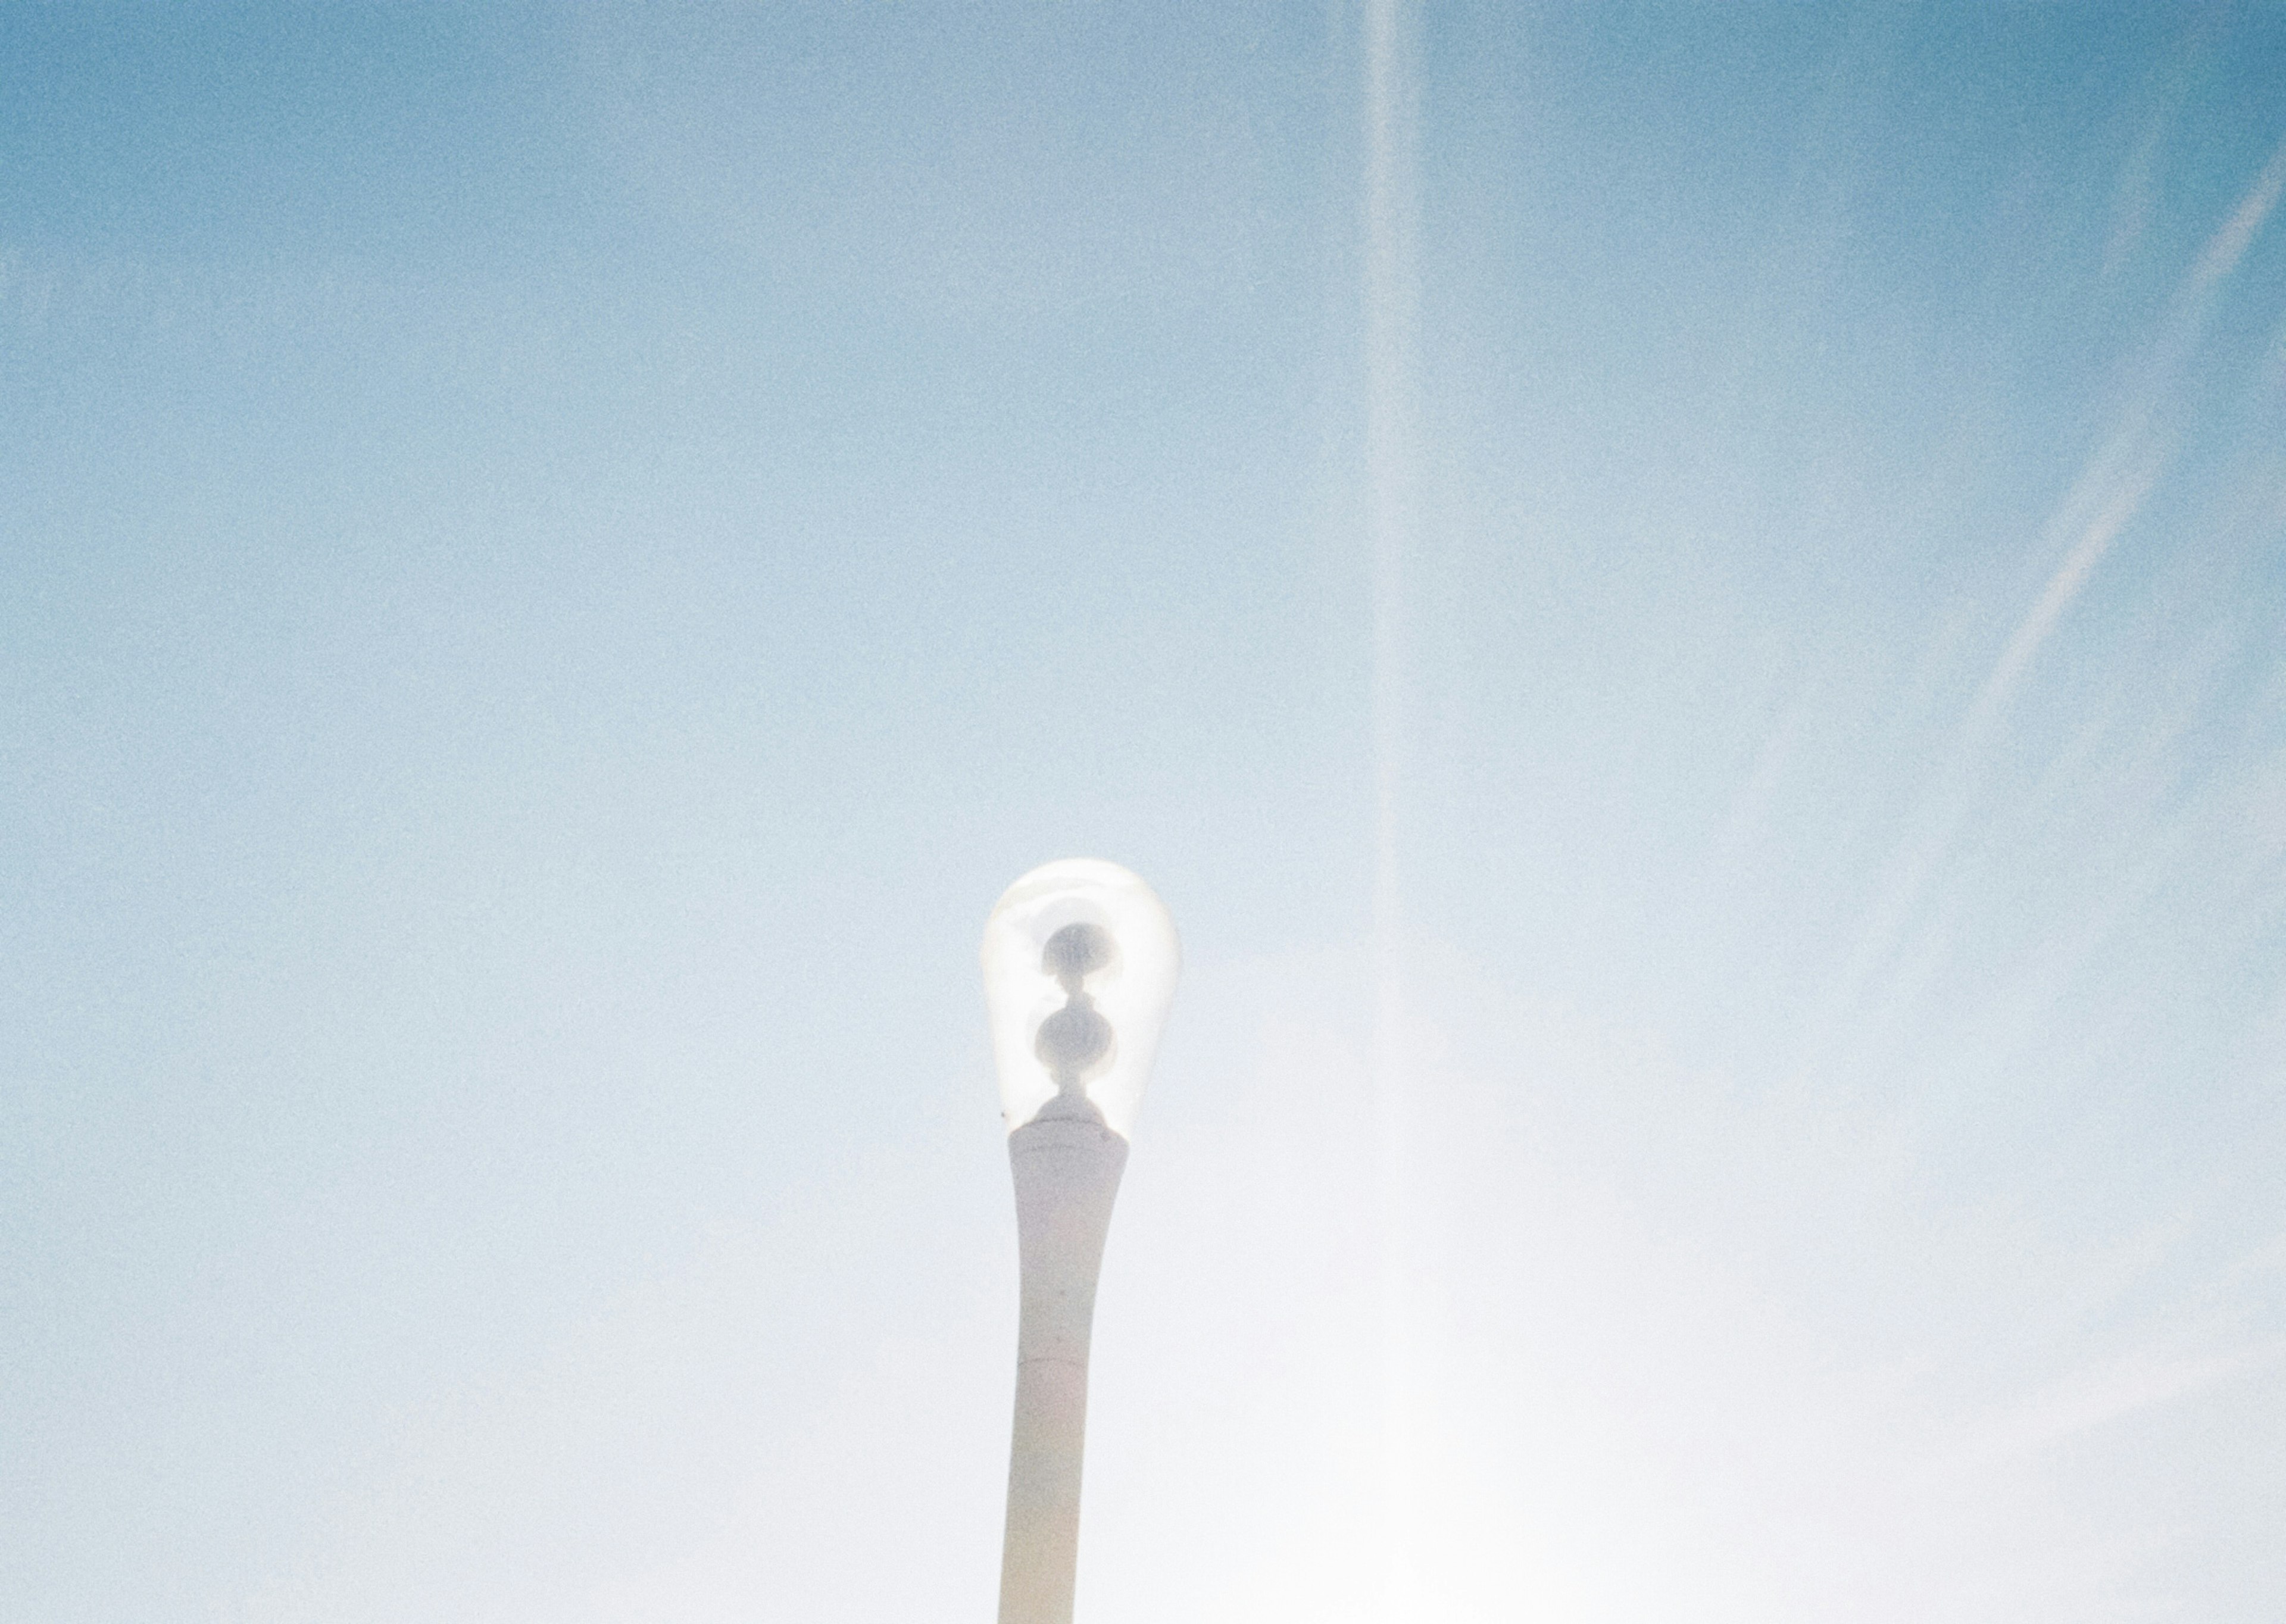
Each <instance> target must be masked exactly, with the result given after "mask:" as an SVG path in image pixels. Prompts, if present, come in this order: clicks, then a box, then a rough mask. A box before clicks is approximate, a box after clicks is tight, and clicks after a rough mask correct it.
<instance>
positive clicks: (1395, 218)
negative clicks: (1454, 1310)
mask: <svg viewBox="0 0 2286 1624" xmlns="http://www.w3.org/2000/svg"><path fill="white" fill-rule="evenodd" d="M1412 27H1413V18H1412V15H1411V6H1410V4H1408V0H1367V4H1366V15H1365V72H1366V84H1365V111H1366V130H1365V137H1366V143H1365V158H1366V174H1365V183H1366V184H1365V193H1366V195H1365V239H1366V242H1365V247H1366V253H1365V307H1366V308H1365V318H1366V320H1365V332H1366V481H1367V523H1368V530H1369V532H1370V534H1371V539H1372V547H1373V702H1372V703H1373V777H1374V783H1373V792H1374V847H1373V940H1374V1029H1373V1089H1374V1128H1375V1136H1376V1147H1375V1149H1376V1158H1375V1165H1376V1186H1377V1187H1376V1205H1377V1209H1378V1210H1377V1213H1376V1217H1377V1218H1378V1232H1379V1239H1380V1245H1379V1257H1378V1259H1377V1263H1378V1269H1379V1281H1378V1286H1379V1293H1378V1295H1379V1309H1380V1344H1381V1345H1380V1356H1381V1357H1380V1379H1381V1395H1380V1407H1381V1415H1380V1418H1379V1420H1380V1450H1379V1457H1380V1458H1379V1465H1380V1483H1379V1492H1380V1494H1381V1497H1382V1498H1381V1511H1382V1517H1381V1523H1382V1527H1381V1531H1380V1532H1381V1538H1382V1540H1383V1564H1384V1565H1383V1572H1382V1581H1381V1582H1382V1594H1381V1612H1382V1616H1383V1618H1384V1619H1386V1620H1404V1619H1407V1618H1409V1617H1410V1616H1411V1615H1412V1613H1413V1611H1414V1599H1413V1597H1414V1590H1415V1586H1414V1582H1413V1573H1414V1572H1415V1554H1414V1545H1415V1537H1414V1530H1415V1492H1414V1490H1415V1484H1414V1476H1415V1474H1414V1470H1413V1453H1414V1451H1413V1424H1412V1415H1411V1405H1410V1402H1409V1397H1410V1393H1411V1391H1412V1381H1411V1366H1412V1362H1413V1361H1412V1358H1411V1344H1412V1305H1411V1303H1410V1301H1409V1300H1408V1293H1407V1289H1406V1269H1407V1253H1408V1251H1409V1250H1410V1248H1409V1245H1408V1237H1409V1233H1410V1229H1411V1224H1410V1207H1411V1202H1410V1201H1409V1199H1408V1196H1407V1160H1408V1154H1409V1142H1410V1139H1411V1135H1410V1132H1409V1125H1410V1124H1409V1121H1408V1118H1409V1116H1410V1104H1411V1100H1410V1088H1409V1079H1408V1076H1407V1068H1406V1064H1405V1056H1404V1052H1403V1048H1404V1045H1403V1031H1404V1021H1405V1000H1404V985H1403V979H1402V963H1401V947H1400V943H1401V941H1402V937H1403V930H1404V920H1403V915H1402V912H1401V909H1400V903H1399V872H1398V844H1397V818H1398V792H1399V784H1400V782H1401V779H1402V774H1403V766H1404V761H1403V745H1404V713H1405V682H1404V673H1405V668H1406V660H1405V641H1406V638H1405V632H1406V626H1405V620H1406V616H1405V589H1406V580H1405V565H1406V560H1407V555H1408V554H1409V553H1410V552H1411V551H1412V550H1413V541H1414V537H1415V532H1416V531H1417V528H1418V523H1419V518H1418V508H1419V503H1418V491H1417V487H1418V480H1419V469H1420V447H1419V415H1418V412H1417V409H1416V404H1415V380H1414V351H1415V282H1414V247H1415V237H1416V234H1417V218H1418V215H1417V207H1416V204H1415V193H1414V185H1413V166H1414V156H1415V146H1416V142H1417V131H1418V118H1417V114H1416V112H1415V92H1414V83H1413V62H1412V40H1411V34H1412Z"/></svg>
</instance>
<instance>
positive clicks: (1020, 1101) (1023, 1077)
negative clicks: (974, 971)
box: [983, 857, 1183, 1138]
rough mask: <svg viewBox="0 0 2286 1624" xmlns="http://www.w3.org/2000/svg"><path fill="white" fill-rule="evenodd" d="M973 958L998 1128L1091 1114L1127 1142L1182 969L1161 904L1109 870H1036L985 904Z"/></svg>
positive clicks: (1077, 864)
mask: <svg viewBox="0 0 2286 1624" xmlns="http://www.w3.org/2000/svg"><path fill="white" fill-rule="evenodd" d="M983 958H984V1001H985V1004H986V1006H987V1007H988V1008H989V1010H990V1012H991V1016H992V1055H993V1060H994V1062H995V1064H996V1065H997V1067H998V1068H999V1072H1000V1115H1001V1117H1002V1119H1003V1120H1004V1121H1005V1123H1006V1124H1007V1128H1008V1131H1009V1132H1011V1133H1013V1132H1014V1131H1016V1130H1017V1129H1019V1128H1021V1127H1022V1126H1023V1125H1024V1124H1025V1123H1029V1122H1030V1121H1032V1120H1033V1119H1034V1118H1035V1117H1037V1116H1041V1115H1042V1114H1043V1113H1045V1114H1046V1115H1048V1116H1082V1117H1092V1116H1095V1115H1098V1114H1100V1116H1101V1117H1102V1119H1103V1121H1104V1123H1106V1124H1107V1125H1108V1126H1109V1127H1110V1128H1111V1129H1112V1130H1113V1131H1115V1132H1116V1133H1118V1134H1119V1135H1120V1136H1121V1137H1122V1138H1125V1137H1128V1136H1129V1135H1130V1134H1131V1132H1132V1131H1133V1129H1134V1125H1135V1111H1136V1108H1137V1107H1138V1106H1139V1105H1140V1104H1141V1103H1142V1100H1143V1085H1144V1084H1146V1083H1147V1082H1149V1081H1150V1078H1151V1059H1152V1056H1153V1055H1154V1054H1155V1053H1156V1052H1157V1051H1158V1047H1159V1031H1160V1029H1161V1028H1162V1027H1163V1026H1164V1025H1165V1024H1166V1020H1167V1006H1168V1005H1170V1004H1171V1003H1172V1002H1173V1001H1174V997H1175V977H1176V976H1177V974H1179V973H1180V971H1181V969H1182V963H1183V954H1182V948H1181V945H1180V944H1179V943H1178V942H1177V941H1176V940H1175V922H1174V920H1172V919H1171V918H1168V916H1167V909H1166V905H1165V904H1164V903H1161V902H1160V901H1159V898H1158V897H1157V895H1155V893H1154V892H1153V891H1152V889H1151V887H1148V886H1147V885H1145V884H1144V883H1143V882H1142V880H1141V879H1138V878H1137V877H1136V876H1135V875H1133V874H1131V873H1130V872H1128V871H1126V870H1125V869H1123V868H1121V867H1120V866H1119V865H1118V864H1117V863H1100V862H1097V861H1096V860H1094V859H1092V858H1088V857H1069V858H1066V859H1064V860H1062V861H1060V862H1057V863H1046V864H1044V865H1043V866H1041V867H1039V868H1036V869H1034V870H1033V871H1031V872H1030V873H1029V874H1027V875H1025V876H1024V877H1023V879H1020V880H1018V881H1017V882H1016V883H1015V884H1014V885H1013V886H1010V887H1008V889H1007V891H1006V892H1005V894H1003V895H1002V896H1001V898H1000V901H999V902H998V903H997V904H996V905H995V906H994V908H993V910H992V917H991V918H990V919H989V920H987V921H986V923H985V926H984V951H983ZM1091 1108H1092V1109H1091Z"/></svg>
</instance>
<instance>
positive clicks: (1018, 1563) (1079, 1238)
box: [1000, 1102, 1127, 1624]
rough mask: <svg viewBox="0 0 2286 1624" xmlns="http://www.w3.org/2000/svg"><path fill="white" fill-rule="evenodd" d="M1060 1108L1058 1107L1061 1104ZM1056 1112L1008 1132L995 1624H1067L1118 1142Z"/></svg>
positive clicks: (1123, 1148) (1123, 1154) (1120, 1150)
mask: <svg viewBox="0 0 2286 1624" xmlns="http://www.w3.org/2000/svg"><path fill="white" fill-rule="evenodd" d="M1059 1103H1060V1102H1059ZM1092 1116H1093V1113H1092V1112H1089V1113H1088V1114H1087V1115H1086V1116H1081V1115H1078V1114H1076V1113H1075V1114H1074V1115H1070V1116H1063V1115H1060V1114H1058V1113H1057V1111H1056V1108H1055V1107H1054V1106H1051V1107H1050V1108H1048V1110H1047V1111H1046V1112H1045V1113H1044V1114H1043V1115H1042V1116H1039V1117H1038V1118H1037V1119H1036V1120H1034V1121H1032V1122H1029V1123H1026V1124H1025V1125H1024V1126H1022V1127H1021V1128H1019V1129H1017V1130H1016V1131H1015V1132H1013V1133H1012V1134H1010V1135H1009V1136H1008V1161H1009V1164H1010V1166H1011V1168H1012V1169H1013V1171H1014V1173H1015V1179H1016V1246H1017V1253H1018V1256H1019V1257H1020V1259H1021V1267H1022V1274H1023V1299H1022V1301H1023V1306H1022V1309H1021V1318H1020V1320H1019V1322H1018V1330H1017V1336H1016V1422H1015V1429H1014V1438H1013V1444H1012V1446H1011V1447H1010V1450H1009V1457H1008V1525H1007V1532H1006V1534H1005V1538H1004V1540H1003V1542H1002V1545H1001V1551H1000V1624H1071V1616H1072V1592H1073V1585H1074V1581H1075V1578H1076V1574H1077V1571H1078V1566H1079V1482H1080V1453H1081V1446H1082V1442H1083V1439H1084V1434H1085V1431H1086V1427H1087V1349H1088V1337H1089V1333H1090V1330H1091V1328H1092V1326H1093V1323H1094V1320H1095V1282H1096V1276H1097V1273H1098V1272H1099V1271H1100V1268H1101V1266H1102V1263H1103V1238H1104V1235H1105V1234H1106V1232H1107V1231H1108V1230H1109V1228H1110V1227H1111V1203H1112V1202H1113V1200H1114V1199H1115V1197H1116V1196H1117V1195H1118V1194H1119V1175H1120V1174H1121V1173H1122V1172H1123V1171H1124V1170H1125V1168H1126V1166H1127V1141H1126V1140H1125V1139H1122V1138H1121V1137H1120V1136H1119V1135H1118V1134H1117V1133H1115V1131H1112V1130H1111V1129H1110V1128H1108V1127H1106V1126H1105V1125H1103V1123H1101V1122H1100V1120H1090V1118H1091V1117H1092Z"/></svg>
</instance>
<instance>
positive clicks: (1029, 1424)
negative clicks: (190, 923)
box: [983, 858, 1182, 1624]
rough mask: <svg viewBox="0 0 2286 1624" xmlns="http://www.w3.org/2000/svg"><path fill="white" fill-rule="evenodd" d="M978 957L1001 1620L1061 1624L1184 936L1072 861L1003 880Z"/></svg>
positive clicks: (1085, 863)
mask: <svg viewBox="0 0 2286 1624" xmlns="http://www.w3.org/2000/svg"><path fill="white" fill-rule="evenodd" d="M983 959H984V999H985V1004H986V1005H987V1007H988V1008H989V1011H990V1013H991V1017H992V1052H993V1057H994V1060H995V1062H996V1064H997V1067H998V1069H999V1074H1000V1112H1001V1116H1002V1118H1003V1119H1004V1120H1005V1123H1007V1129H1008V1162H1009V1165H1010V1166H1011V1168H1012V1169H1013V1171H1014V1172H1015V1177H1016V1245H1017V1253H1018V1256H1019V1257H1020V1259H1021V1266H1022V1274H1023V1291H1022V1308H1021V1313H1020V1314H1019V1318H1018V1321H1017V1336H1016V1422H1015V1429H1014V1438H1013V1442H1012V1444H1011V1447H1010V1449H1009V1457H1008V1525H1007V1532H1006V1534H1005V1538H1004V1540H1003V1542H1002V1545H1001V1549H1000V1624H1070V1621H1071V1616H1072V1585H1073V1579H1074V1576H1075V1574H1076V1570H1077V1567H1078V1561H1079V1475H1080V1446H1081V1439H1082V1436H1083V1434H1084V1431H1085V1428H1086V1423H1087V1346H1088V1333H1089V1328H1090V1327H1091V1326H1092V1323H1093V1320H1094V1318H1095V1281H1096V1274H1097V1271H1098V1270H1099V1268H1100V1266H1101V1265H1102V1261H1103V1237H1104V1233H1105V1231H1106V1230H1108V1228H1109V1227H1110V1225H1111V1203H1112V1200H1113V1198H1114V1197H1115V1196H1116V1195H1117V1194H1118V1193H1119V1175H1120V1173H1121V1172H1122V1171H1124V1169H1125V1168H1126V1166H1127V1139H1128V1135H1129V1134H1130V1133H1131V1132H1132V1131H1133V1130H1134V1125H1135V1111H1136V1108H1137V1106H1138V1105H1139V1104H1140V1103H1141V1101H1142V1098H1143V1085H1144V1084H1146V1083H1147V1082H1148V1081H1149V1080H1150V1076H1151V1058H1152V1055H1153V1053H1154V1052H1155V1051H1156V1050H1157V1048H1158V1046H1159V1029H1160V1027H1161V1026H1162V1025H1163V1024H1164V1022H1165V1021H1166V1018H1167V1006H1168V1005H1169V1004H1170V1003H1171V1002H1172V1000H1173V998H1174V996H1175V977H1176V974H1178V972H1179V971H1180V969H1181V967H1182V950H1181V949H1180V947H1179V946H1178V944H1177V942H1176V940H1175V923H1174V921H1173V920H1172V919H1171V918H1168V917H1167V910H1166V907H1165V905H1164V904H1163V903H1161V902H1160V901H1159V899H1158V897H1157V896H1156V895H1153V893H1152V890H1151V887H1148V886H1147V885H1145V884H1144V883H1143V882H1142V880H1140V879H1138V878H1136V877H1135V876H1134V875H1133V874H1131V873H1130V872H1128V871H1126V870H1125V869H1123V868H1121V867H1120V866H1119V865H1118V864H1117V863H1099V862H1095V861H1093V860H1092V859H1088V858H1068V859H1066V860H1064V861H1062V862H1059V863H1048V864H1046V865H1044V866H1043V867H1040V868H1037V869H1034V870H1033V871H1031V872H1030V873H1029V874H1027V875H1025V876H1024V877H1023V878H1022V879H1020V880H1018V881H1017V882H1016V883H1015V884H1014V885H1013V886H1010V887H1008V889H1007V891H1006V893H1005V895H1002V897H1001V898H1000V901H999V903H997V905H996V906H995V907H994V908H993V910H992V917H991V918H990V919H989V921H987V922H986V924H985V926H984V950H983Z"/></svg>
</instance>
